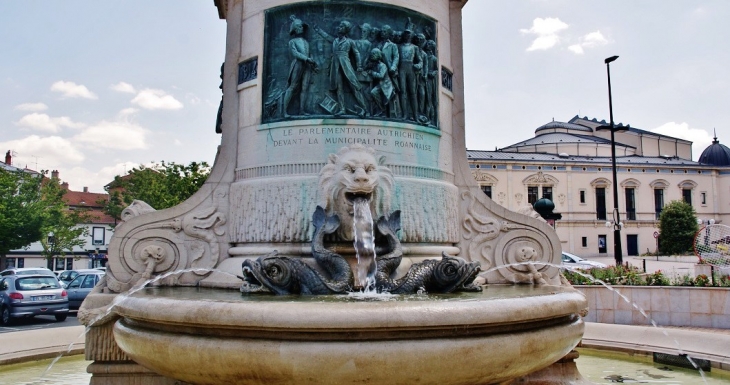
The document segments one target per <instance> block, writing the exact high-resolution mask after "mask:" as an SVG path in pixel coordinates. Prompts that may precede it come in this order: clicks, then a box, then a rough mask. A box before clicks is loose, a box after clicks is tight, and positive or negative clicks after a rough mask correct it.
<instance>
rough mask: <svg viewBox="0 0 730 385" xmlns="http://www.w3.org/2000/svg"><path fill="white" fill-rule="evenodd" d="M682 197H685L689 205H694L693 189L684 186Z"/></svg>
mask: <svg viewBox="0 0 730 385" xmlns="http://www.w3.org/2000/svg"><path fill="white" fill-rule="evenodd" d="M682 199H684V201H685V202H686V203H687V204H688V205H690V206H692V189H689V188H683V189H682Z"/></svg>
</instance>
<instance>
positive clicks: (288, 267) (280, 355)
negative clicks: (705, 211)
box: [79, 0, 586, 385]
mask: <svg viewBox="0 0 730 385" xmlns="http://www.w3.org/2000/svg"><path fill="white" fill-rule="evenodd" d="M465 3H466V0H429V1H427V2H426V1H413V0H387V1H385V0H377V1H344V0H342V1H338V0H333V1H302V0H269V1H243V0H215V5H216V6H217V7H218V12H219V15H220V17H221V18H222V19H225V20H226V22H227V26H228V33H227V52H226V60H225V64H224V70H223V90H224V97H223V102H222V113H221V119H220V122H221V125H220V127H219V128H220V131H221V132H222V141H221V146H220V147H219V151H218V154H217V156H216V161H215V164H214V166H213V169H212V172H211V175H210V177H209V179H208V180H207V181H206V183H205V185H204V186H203V187H202V188H201V189H200V191H198V192H197V193H196V194H195V195H193V196H192V197H191V198H190V199H188V200H187V201H185V202H184V203H182V204H181V205H179V206H176V207H173V208H170V209H166V210H161V211H155V210H154V209H152V208H150V207H149V206H148V205H147V204H145V203H144V202H134V203H133V204H132V205H130V207H128V208H127V209H126V210H125V211H124V212H123V214H122V217H123V220H124V222H123V223H121V224H120V225H119V226H118V227H117V228H116V230H115V235H114V237H113V239H112V241H111V243H110V245H109V265H108V269H107V275H106V277H105V279H104V282H103V283H102V284H100V285H99V286H98V287H97V288H95V289H94V292H93V293H92V294H90V295H89V296H88V297H87V299H86V301H85V302H84V304H83V305H82V308H81V310H80V311H79V318H80V320H81V321H82V322H84V323H85V324H86V325H88V326H89V330H88V332H87V335H86V358H87V359H88V360H92V361H94V362H93V363H92V364H91V365H90V366H89V368H88V371H89V372H90V373H92V379H91V384H119V385H125V384H139V383H144V384H233V383H241V384H271V383H282V384H283V383H297V384H353V383H374V384H411V383H423V384H435V383H438V384H496V383H507V382H510V381H518V382H519V383H523V384H545V383H550V384H562V383H569V381H571V382H570V383H574V384H577V383H579V381H580V375H579V374H578V373H577V371H575V370H574V369H575V365H574V364H573V363H572V360H573V358H574V357H575V353H571V352H572V350H573V348H574V347H575V346H576V345H577V344H578V342H579V341H580V338H581V336H582V333H583V327H584V326H583V321H582V320H581V316H580V315H581V314H582V313H583V312H584V311H585V310H586V309H585V307H586V300H585V298H584V297H583V296H582V294H580V293H579V292H577V291H576V290H574V289H573V288H572V287H570V285H569V284H567V282H563V281H561V276H560V274H559V268H558V267H557V266H556V264H557V263H559V256H560V241H559V239H558V237H557V235H556V234H555V233H554V231H553V230H552V229H551V228H550V227H549V226H548V225H547V224H546V223H544V221H541V220H540V219H539V218H538V216H536V215H523V214H518V213H515V212H511V211H507V210H506V209H504V208H503V207H501V206H499V205H497V204H495V203H493V202H492V201H491V200H490V199H488V198H487V197H486V196H485V195H484V194H483V193H482V192H481V191H480V190H479V189H478V187H477V186H476V184H475V182H474V179H473V176H472V174H471V172H470V170H469V167H468V165H467V162H466V150H465V148H466V146H465V143H464V115H463V111H464V106H463V81H464V79H463V76H462V72H461V69H462V43H461V9H462V7H463V6H464V4H465ZM211 131H212V130H211ZM533 214H534V213H533ZM477 275H478V276H477ZM360 290H363V291H368V290H369V291H370V292H381V294H374V295H367V296H352V295H347V293H351V292H357V291H360ZM383 293H389V294H383Z"/></svg>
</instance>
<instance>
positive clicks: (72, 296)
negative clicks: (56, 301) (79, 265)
mask: <svg viewBox="0 0 730 385" xmlns="http://www.w3.org/2000/svg"><path fill="white" fill-rule="evenodd" d="M104 274H105V273H104V272H103V271H101V270H96V269H92V270H80V272H79V274H78V275H77V276H76V278H74V280H73V281H71V283H69V284H68V285H67V286H66V290H68V306H69V308H71V309H74V310H76V309H78V308H79V307H80V306H81V302H84V299H86V296H87V295H89V293H90V292H91V289H93V288H94V286H96V284H97V283H98V282H99V280H100V279H101V278H102V277H103V276H104Z"/></svg>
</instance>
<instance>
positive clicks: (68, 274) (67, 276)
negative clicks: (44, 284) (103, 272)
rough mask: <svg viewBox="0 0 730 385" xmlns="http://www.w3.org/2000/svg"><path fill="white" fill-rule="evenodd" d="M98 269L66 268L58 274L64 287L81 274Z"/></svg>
mask: <svg viewBox="0 0 730 385" xmlns="http://www.w3.org/2000/svg"><path fill="white" fill-rule="evenodd" d="M97 271H98V270H96V269H77V270H64V271H62V272H60V273H59V274H58V280H59V281H61V285H63V287H67V286H68V284H69V283H71V281H73V280H74V279H76V277H78V276H79V274H86V273H94V272H97Z"/></svg>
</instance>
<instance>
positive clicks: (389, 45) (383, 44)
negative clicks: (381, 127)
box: [377, 24, 401, 118]
mask: <svg viewBox="0 0 730 385" xmlns="http://www.w3.org/2000/svg"><path fill="white" fill-rule="evenodd" d="M392 37H393V29H392V28H391V27H390V26H389V25H387V24H386V25H384V26H383V28H381V29H380V33H379V34H378V36H377V40H378V45H379V47H378V48H380V51H381V53H382V56H383V62H384V63H385V65H386V67H387V68H388V75H390V78H391V79H392V80H396V79H398V65H399V64H400V52H398V46H397V45H395V43H393V42H392V41H391V38H392ZM393 87H394V92H395V93H396V94H398V93H399V89H398V83H397V82H396V83H393ZM400 116H401V114H400V102H399V101H398V97H397V96H396V98H395V100H393V103H392V106H391V108H390V113H389V117H391V118H398V117H400Z"/></svg>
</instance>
